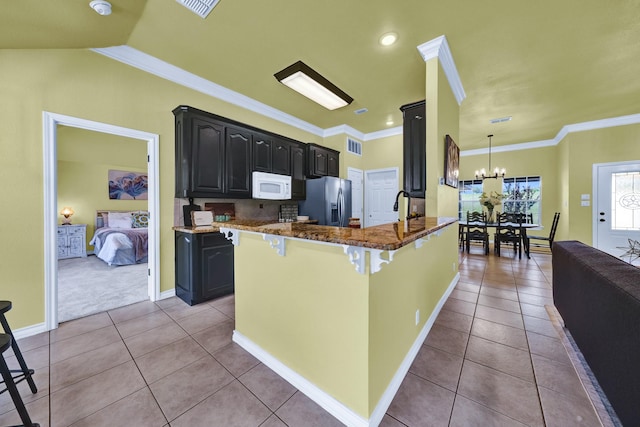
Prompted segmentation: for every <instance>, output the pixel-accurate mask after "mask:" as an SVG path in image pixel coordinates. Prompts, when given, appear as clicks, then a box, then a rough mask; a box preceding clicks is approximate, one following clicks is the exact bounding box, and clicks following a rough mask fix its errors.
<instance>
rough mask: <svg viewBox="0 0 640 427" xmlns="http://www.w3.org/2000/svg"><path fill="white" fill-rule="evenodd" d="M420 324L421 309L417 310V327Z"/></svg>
mask: <svg viewBox="0 0 640 427" xmlns="http://www.w3.org/2000/svg"><path fill="white" fill-rule="evenodd" d="M418 323H420V309H417V310H416V326H418Z"/></svg>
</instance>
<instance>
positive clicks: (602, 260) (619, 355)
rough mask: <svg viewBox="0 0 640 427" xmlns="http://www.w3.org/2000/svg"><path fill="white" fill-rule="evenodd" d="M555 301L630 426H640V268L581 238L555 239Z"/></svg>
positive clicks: (579, 345) (621, 416)
mask: <svg viewBox="0 0 640 427" xmlns="http://www.w3.org/2000/svg"><path fill="white" fill-rule="evenodd" d="M552 262H553V302H554V304H555V306H556V308H557V309H558V312H559V313H560V315H561V316H562V318H563V320H564V323H565V326H566V327H567V329H568V330H569V332H570V333H571V335H572V336H573V339H574V340H575V342H576V344H577V345H578V347H579V348H580V351H581V352H582V354H583V355H584V358H585V360H586V362H587V363H588V365H589V367H590V368H591V370H592V371H593V373H594V375H595V376H596V378H597V379H598V382H599V383H600V386H601V387H602V389H603V391H604V392H605V394H606V395H607V398H608V399H609V402H610V403H611V405H612V406H613V408H614V409H615V411H616V414H617V415H618V418H619V419H620V421H621V422H622V424H623V425H625V426H639V425H640V268H637V267H634V266H632V265H630V264H628V263H626V262H624V261H623V260H621V259H619V258H616V257H614V256H611V255H609V254H607V253H605V252H602V251H600V250H598V249H595V248H593V247H591V246H587V245H585V244H583V243H581V242H577V241H562V242H555V243H554V244H553V255H552Z"/></svg>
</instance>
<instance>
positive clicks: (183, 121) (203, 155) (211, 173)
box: [174, 111, 224, 197]
mask: <svg viewBox="0 0 640 427" xmlns="http://www.w3.org/2000/svg"><path fill="white" fill-rule="evenodd" d="M174 113H176V117H175V120H176V129H175V130H176V134H175V138H176V144H175V148H176V197H206V196H211V195H217V194H221V193H223V192H224V163H223V159H224V125H223V124H222V123H220V122H218V121H216V120H213V119H211V118H209V117H205V116H198V115H191V114H189V113H188V112H185V111H174Z"/></svg>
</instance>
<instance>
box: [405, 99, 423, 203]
mask: <svg viewBox="0 0 640 427" xmlns="http://www.w3.org/2000/svg"><path fill="white" fill-rule="evenodd" d="M400 110H402V114H403V117H404V121H403V125H402V132H403V167H404V190H405V191H407V192H409V194H410V195H411V197H417V198H424V197H425V192H426V190H427V167H426V164H427V156H426V150H427V146H426V145H427V141H426V130H427V128H426V117H425V102H424V101H421V102H416V103H413V104H407V105H404V106H402V107H400Z"/></svg>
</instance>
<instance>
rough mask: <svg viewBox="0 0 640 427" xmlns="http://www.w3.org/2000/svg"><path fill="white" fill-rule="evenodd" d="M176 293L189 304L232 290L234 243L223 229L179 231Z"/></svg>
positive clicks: (176, 239) (176, 240) (176, 249)
mask: <svg viewBox="0 0 640 427" xmlns="http://www.w3.org/2000/svg"><path fill="white" fill-rule="evenodd" d="M175 253H176V265H175V279H176V280H175V283H176V284H175V290H176V296H178V297H179V298H180V299H182V300H183V301H184V302H186V303H187V304H189V305H194V304H199V303H201V302H204V301H207V300H210V299H213V298H218V297H221V296H223V295H228V294H232V293H233V291H234V273H233V244H232V243H231V242H230V241H229V240H227V239H226V238H225V237H224V235H223V234H221V233H198V234H192V233H184V232H181V231H176V234H175Z"/></svg>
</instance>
